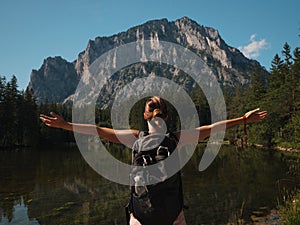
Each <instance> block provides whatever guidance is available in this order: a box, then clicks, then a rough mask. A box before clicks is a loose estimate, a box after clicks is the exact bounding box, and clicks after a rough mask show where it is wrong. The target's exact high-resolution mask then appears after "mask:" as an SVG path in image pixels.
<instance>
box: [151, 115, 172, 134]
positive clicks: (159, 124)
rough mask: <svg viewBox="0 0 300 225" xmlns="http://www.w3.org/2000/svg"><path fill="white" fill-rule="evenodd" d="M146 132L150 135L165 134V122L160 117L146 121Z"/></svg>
mask: <svg viewBox="0 0 300 225" xmlns="http://www.w3.org/2000/svg"><path fill="white" fill-rule="evenodd" d="M147 124H148V130H149V133H150V134H153V133H161V134H165V133H167V125H166V122H165V120H163V119H162V118H160V117H155V118H152V119H150V120H148V121H147Z"/></svg>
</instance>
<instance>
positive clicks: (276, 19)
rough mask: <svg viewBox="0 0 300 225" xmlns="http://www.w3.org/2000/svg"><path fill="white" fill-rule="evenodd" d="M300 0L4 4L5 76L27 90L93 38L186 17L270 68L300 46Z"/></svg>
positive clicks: (0, 46) (33, 0)
mask: <svg viewBox="0 0 300 225" xmlns="http://www.w3.org/2000/svg"><path fill="white" fill-rule="evenodd" d="M299 12H300V1H299V0H284V1H283V0H270V1H267V0H219V1H216V0H207V1H203V0H180V1H179V0H173V1H171V0H159V1H158V0H147V1H143V0H126V1H125V0H119V1H116V0H106V1H104V0H86V1H83V0H49V1H46V0H25V1H22V0H1V2H0V28H1V33H0V76H6V77H7V78H8V79H10V78H11V76H12V75H15V76H16V77H17V79H18V84H19V89H25V88H26V87H27V85H28V82H29V79H30V73H31V70H32V69H39V68H40V67H41V65H42V63H43V60H44V59H45V58H47V57H49V56H62V57H63V58H64V59H66V60H68V61H70V62H72V61H74V60H75V59H77V56H78V54H79V53H80V52H81V51H83V50H84V49H85V48H86V46H87V43H88V40H89V39H91V40H94V39H95V37H97V36H110V35H113V34H117V33H119V32H122V31H126V30H127V29H129V28H131V27H133V26H136V25H139V24H142V23H144V22H146V21H148V20H153V19H161V18H167V19H168V20H169V21H174V20H176V19H179V18H181V17H183V16H188V17H189V18H191V19H193V20H195V21H196V22H197V23H198V24H200V25H204V26H208V27H213V28H215V29H217V30H218V31H219V33H220V35H221V37H222V38H223V39H224V40H225V42H226V43H227V44H228V45H230V46H232V47H236V48H239V49H241V50H242V51H243V52H244V54H245V55H246V56H248V57H249V58H253V59H256V60H257V61H259V62H260V63H261V64H262V65H263V66H265V67H266V68H267V69H269V68H270V64H271V61H272V59H273V57H274V55H275V54H276V53H278V54H281V51H282V47H283V45H284V43H285V42H287V43H289V44H290V46H291V48H292V50H294V48H295V47H299V46H300V37H299V36H298V35H299V34H300V30H299V28H300V13H299Z"/></svg>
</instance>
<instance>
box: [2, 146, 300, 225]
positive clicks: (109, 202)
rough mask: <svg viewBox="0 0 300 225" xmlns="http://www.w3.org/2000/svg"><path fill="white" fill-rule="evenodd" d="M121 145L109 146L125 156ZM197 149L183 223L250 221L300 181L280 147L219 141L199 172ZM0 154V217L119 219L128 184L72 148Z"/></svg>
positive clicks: (186, 177)
mask: <svg viewBox="0 0 300 225" xmlns="http://www.w3.org/2000/svg"><path fill="white" fill-rule="evenodd" d="M120 149H121V148H120V147H116V148H115V147H111V153H112V154H113V155H114V156H115V157H117V158H122V160H124V161H130V157H131V153H130V151H122V150H120ZM203 149H204V146H198V147H197V149H196V151H195V153H194V155H193V157H192V158H191V159H190V161H189V162H188V163H187V164H186V165H185V167H184V168H183V169H182V178H183V190H184V200H185V204H186V205H187V206H188V209H186V210H185V216H186V220H187V223H188V224H189V225H193V224H227V223H228V222H231V223H237V222H238V221H241V220H242V221H244V222H247V223H250V222H251V221H252V220H254V219H255V218H256V217H261V216H262V215H263V214H269V213H270V211H271V210H272V209H274V208H276V206H277V205H278V202H281V201H282V199H283V198H285V197H286V196H288V194H289V193H291V192H292V191H294V190H295V189H296V188H299V186H300V179H299V178H300V172H299V171H300V169H299V159H294V158H292V157H290V156H288V155H285V154H283V153H281V152H275V151H273V150H266V149H258V148H252V147H251V148H250V147H248V148H246V149H240V148H237V147H235V146H226V145H224V146H222V148H221V150H220V152H219V154H218V156H217V157H216V159H215V160H214V162H213V163H212V164H211V165H210V166H209V167H208V169H206V170H205V171H203V172H199V171H198V165H199V162H200V159H201V156H202V154H203ZM0 154H1V157H0V224H5V225H6V224H55V225H57V224H105V225H107V224H115V225H117V224H122V225H124V224H125V213H124V205H126V203H127V201H128V197H129V187H128V186H124V185H119V184H116V183H113V182H111V181H109V180H106V179H105V178H103V177H101V176H100V175H99V174H97V173H96V172H95V171H94V170H93V169H91V168H90V167H89V165H88V164H87V163H86V162H85V160H84V159H83V158H82V156H81V154H80V152H79V150H78V149H77V148H76V147H72V148H71V147H66V148H62V147H60V148H52V149H47V148H44V149H39V150H33V149H26V150H19V151H17V150H13V151H8V150H7V151H1V152H0ZM276 217H278V216H277V215H276V214H275V215H274V218H275V220H276V219H278V218H276ZM251 218H252V220H251Z"/></svg>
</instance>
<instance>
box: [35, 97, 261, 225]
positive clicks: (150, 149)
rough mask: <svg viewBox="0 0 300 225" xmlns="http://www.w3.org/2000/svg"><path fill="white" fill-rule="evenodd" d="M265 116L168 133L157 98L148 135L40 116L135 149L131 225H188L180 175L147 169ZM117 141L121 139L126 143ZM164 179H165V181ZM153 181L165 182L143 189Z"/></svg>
mask: <svg viewBox="0 0 300 225" xmlns="http://www.w3.org/2000/svg"><path fill="white" fill-rule="evenodd" d="M266 115H267V112H266V111H260V110H259V109H255V110H252V111H249V112H247V113H246V114H245V115H243V116H241V117H238V118H234V119H228V120H223V121H219V122H216V123H213V124H211V125H205V126H200V127H197V128H195V129H191V130H183V131H177V132H168V131H167V132H166V129H165V123H164V121H166V120H167V119H168V111H167V106H166V102H165V101H164V100H163V99H162V98H160V97H158V96H153V97H150V98H149V99H148V100H147V102H146V104H145V109H144V119H145V120H147V124H148V130H147V131H139V130H133V129H128V130H115V129H112V128H107V127H100V126H96V125H92V124H78V123H71V122H67V121H65V120H64V119H63V118H62V117H61V116H59V115H57V114H55V113H51V114H50V116H47V115H40V119H41V120H42V121H43V122H44V123H45V124H46V125H47V126H50V127H54V128H61V129H64V130H69V131H73V132H78V133H81V134H87V135H98V136H99V137H100V138H102V139H105V140H107V141H110V142H113V143H117V144H124V145H126V146H131V147H132V155H133V157H132V165H133V170H132V173H131V174H130V177H131V179H132V186H131V194H130V196H131V197H130V202H129V205H128V215H129V217H128V220H129V224H130V225H186V221H185V218H184V212H183V208H184V204H183V193H182V184H181V174H180V171H179V172H177V173H176V174H174V175H172V176H171V177H168V176H167V175H168V171H167V168H163V166H161V167H160V169H159V170H158V172H157V174H156V175H153V174H149V173H148V171H147V166H148V165H154V164H155V163H159V162H163V161H164V159H166V158H167V157H168V156H169V155H171V154H175V152H176V151H174V150H175V148H177V149H179V150H180V148H182V147H183V146H184V145H188V144H191V143H193V142H194V139H193V134H195V132H196V133H197V135H198V140H199V141H201V140H203V139H205V138H207V137H209V136H210V135H211V132H218V131H223V130H225V129H227V128H230V127H234V126H237V125H241V124H246V123H251V122H259V121H261V120H263V119H264V118H265V117H266ZM132 134H133V135H132ZM118 137H121V138H120V139H121V140H122V141H123V142H121V141H120V140H119V138H118ZM180 138H181V140H180ZM178 140H180V146H178ZM124 141H125V142H126V143H124ZM153 143H156V144H153ZM161 165H163V164H161ZM138 168H143V169H138ZM157 176H159V177H157ZM161 177H166V179H163V178H161ZM151 179H152V180H154V179H158V180H163V181H161V182H158V183H157V184H151V185H143V184H145V183H146V182H145V180H150V183H151ZM152 183H153V182H152Z"/></svg>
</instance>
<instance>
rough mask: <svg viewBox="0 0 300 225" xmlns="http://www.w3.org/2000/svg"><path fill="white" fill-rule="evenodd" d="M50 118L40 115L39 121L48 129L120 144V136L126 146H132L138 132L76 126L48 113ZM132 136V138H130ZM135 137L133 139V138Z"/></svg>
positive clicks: (94, 126) (91, 125)
mask: <svg viewBox="0 0 300 225" xmlns="http://www.w3.org/2000/svg"><path fill="white" fill-rule="evenodd" d="M50 114H51V116H46V115H43V114H42V115H40V119H41V120H42V121H43V122H44V123H45V124H46V125H47V126H49V127H54V128H61V129H64V130H68V131H73V132H76V133H80V134H87V135H97V136H99V137H100V138H103V139H105V140H108V141H111V142H113V143H118V144H121V142H120V140H119V139H118V137H117V135H120V136H122V140H126V143H122V144H126V145H127V146H132V145H133V143H134V141H135V138H136V137H137V136H138V133H139V131H138V130H114V129H111V128H107V127H99V126H96V125H93V124H78V123H70V122H67V121H65V120H64V119H63V118H62V117H61V116H59V115H57V114H55V113H53V112H52V113H50ZM132 135H133V136H132ZM134 137H135V138H134Z"/></svg>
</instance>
